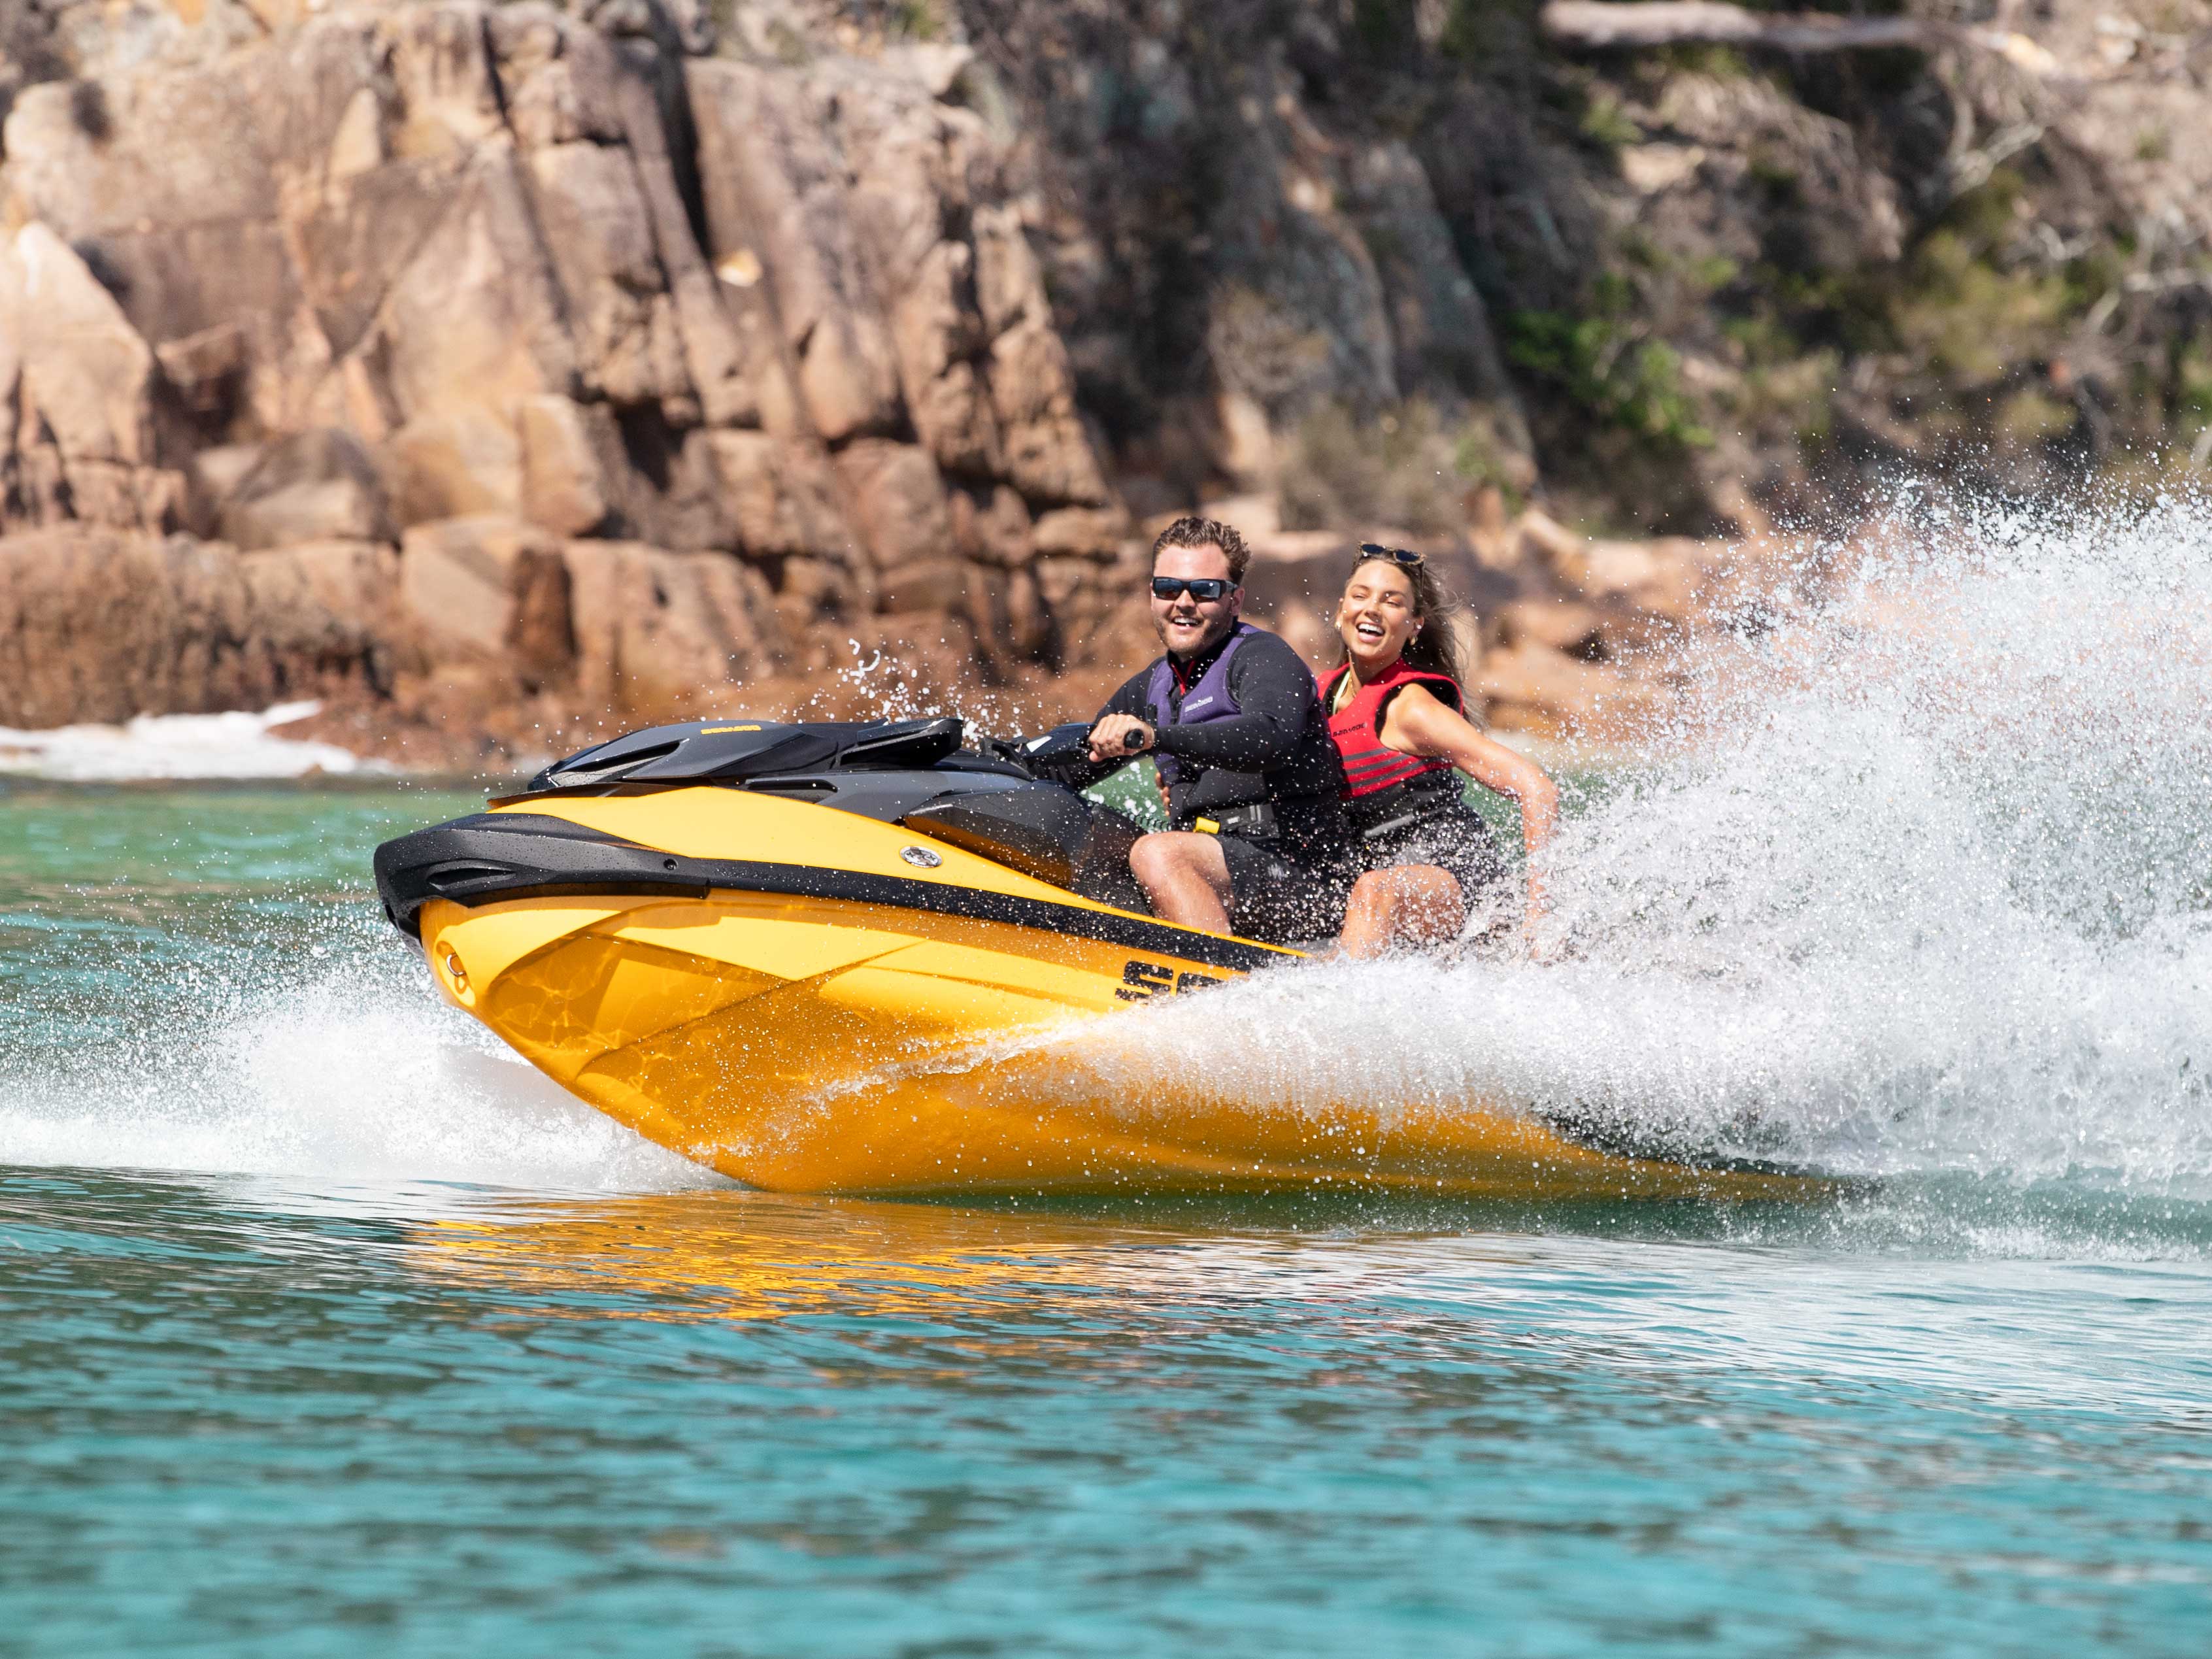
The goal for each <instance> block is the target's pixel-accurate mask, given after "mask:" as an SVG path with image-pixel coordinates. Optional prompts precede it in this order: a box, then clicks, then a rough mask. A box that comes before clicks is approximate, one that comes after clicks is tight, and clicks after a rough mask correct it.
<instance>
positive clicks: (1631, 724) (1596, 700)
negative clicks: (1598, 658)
mask: <svg viewBox="0 0 2212 1659" xmlns="http://www.w3.org/2000/svg"><path fill="white" fill-rule="evenodd" d="M1475 689H1476V690H1479V691H1480V694H1481V696H1482V697H1483V699H1484V701H1485V702H1486V705H1487V707H1488V710H1489V714H1490V718H1491V719H1492V721H1494V722H1495V723H1496V724H1497V725H1498V726H1501V727H1504V728H1507V729H1510V730H1516V731H1524V732H1540V733H1542V734H1545V735H1547V736H1568V735H1573V736H1579V737H1600V736H1610V737H1619V736H1623V735H1626V734H1629V733H1631V732H1633V731H1634V730H1635V729H1636V728H1637V727H1638V726H1639V725H1640V724H1641V723H1642V722H1644V721H1645V720H1649V719H1650V718H1651V717H1652V716H1654V715H1655V714H1658V713H1659V712H1660V711H1661V710H1662V708H1663V707H1664V703H1665V700H1666V699H1665V694H1664V693H1663V692H1662V690H1661V689H1660V688H1658V687H1656V686H1654V685H1653V684H1650V683H1649V682H1647V681H1644V680H1638V679H1633V678H1629V677H1627V676H1626V675H1624V674H1622V673H1620V671H1618V670H1615V669H1613V668H1611V667H1608V666H1603V665H1597V664H1593V663H1587V662H1580V661H1577V659H1574V658H1572V657H1570V656H1567V655H1566V654H1565V653H1562V652H1559V651H1556V650H1553V648H1552V647H1550V646H1547V645H1544V644H1542V643H1541V642H1539V641H1535V640H1533V639H1523V640H1521V641H1518V642H1517V643H1516V644H1514V645H1511V646H1509V647H1504V648H1502V649H1499V650H1494V651H1492V652H1491V653H1489V654H1488V655H1486V657H1484V658H1483V659H1482V669H1481V671H1480V674H1478V675H1477V676H1476V678H1475Z"/></svg>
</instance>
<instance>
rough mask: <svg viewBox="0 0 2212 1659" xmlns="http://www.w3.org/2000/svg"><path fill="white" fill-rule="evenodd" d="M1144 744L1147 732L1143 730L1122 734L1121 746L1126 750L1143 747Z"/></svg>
mask: <svg viewBox="0 0 2212 1659" xmlns="http://www.w3.org/2000/svg"><path fill="white" fill-rule="evenodd" d="M1144 746H1145V734H1144V733H1143V732H1123V733H1122V734H1121V747H1122V748H1123V749H1124V750H1130V749H1142V748H1143V747H1144Z"/></svg>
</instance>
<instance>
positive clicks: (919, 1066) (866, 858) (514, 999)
mask: <svg viewBox="0 0 2212 1659" xmlns="http://www.w3.org/2000/svg"><path fill="white" fill-rule="evenodd" d="M501 810H505V811H516V812H524V813H528V814H531V815H533V816H535V817H539V818H544V817H559V818H562V819H565V820H567V821H568V823H573V824H577V825H580V826H583V827H585V828H586V829H591V830H593V831H597V832H599V833H601V834H604V835H610V836H619V837H621V838H623V840H625V841H628V842H632V843H635V844H637V845H639V846H642V847H647V848H653V849H654V850H656V851H665V852H666V853H669V854H677V855H679V856H681V857H683V858H711V857H714V856H718V855H719V854H720V853H723V852H726V850H727V849H729V848H732V847H741V848H744V852H745V854H746V856H747V858H748V859H749V860H755V861H757V865H756V866H751V867H758V868H762V869H774V870H781V871H792V870H802V871H805V870H811V871H817V872H828V877H829V878H827V879H825V881H824V882H823V887H824V889H825V891H824V892H823V893H821V894H810V893H802V892H791V891H784V892H762V891H749V890H744V889H743V888H740V887H731V888H720V887H717V888H715V889H714V890H711V891H709V892H708V894H707V895H706V896H704V897H703V898H702V897H697V896H683V897H670V896H660V895H655V894H653V893H650V892H641V893H630V894H623V895H615V894H594V895H588V896H538V897H514V898H508V899H505V900H502V901H498V902H489V903H482V904H478V905H476V906H473V907H465V906H463V905H461V904H459V903H456V902H453V901H451V900H447V899H433V900H431V901H430V902H428V903H427V904H425V905H424V906H423V907H422V912H421V917H420V924H421V936H422V943H423V945H424V946H425V948H426V950H427V951H428V956H429V958H430V962H431V964H432V968H433V971H434V974H435V977H436V979H437V981H438V983H439V985H440V987H441V989H442V990H443V991H444V993H445V994H446V995H447V997H448V998H449V999H451V1000H453V1001H454V1002H456V1003H457V1004H459V1006H461V1007H463V1008H465V1009H466V1010H468V1012H471V1014H473V1015H474V1016H475V1017H476V1018H478V1019H480V1020H482V1021H483V1023H484V1024H486V1025H487V1026H489V1028H490V1029H491V1030H493V1031H495V1032H496V1033H497V1034H498V1035H499V1036H501V1038H502V1039H503V1040H505V1041H506V1042H507V1043H509V1044H511V1045H512V1046H513V1048H515V1049H517V1050H518V1051H519V1052H520V1053H521V1054H523V1055H525V1056H526V1058H527V1059H529V1060H531V1061H532V1063H533V1064H534V1065H536V1066H538V1067H539V1068H540V1069H541V1070H543V1071H544V1073H546V1074H547V1075H548V1076H550V1077H551V1078H553V1079H555V1080H556V1081H557V1082H559V1083H560V1084H562V1085H563V1086H564V1087H566V1088H568V1089H569V1090H570V1091H573V1092H574V1093H575V1094H577V1095H578V1096H580V1097H582V1098H583V1099H585V1100H586V1101H588V1102H589V1103H591V1104H592V1105H593V1106H595V1107H597V1108H598V1109H599V1110H601V1111H603V1112H605V1113H606V1114H607V1115H609V1116H611V1117H612V1118H615V1119H616V1120H617V1121H620V1122H622V1123H624V1124H627V1125H628V1126H629V1127H631V1128H633V1129H635V1131H637V1132H638V1133H640V1134H642V1135H644V1136H645V1137H647V1139H651V1140H653V1141H656V1142H658V1143H659V1144H660V1145H662V1146H666V1147H669V1148H670V1149H671V1150H672V1151H675V1152H679V1153H681V1154H683V1155H684V1157H686V1158H692V1159H694V1160H696V1161H697V1162H699V1163H701V1164H707V1165H709V1166H711V1167H713V1168H714V1169H716V1170H720V1171H721V1172H722V1173H724V1174H726V1175H728V1176H733V1177H735V1178H736V1179H738V1180H739V1181H743V1182H746V1183H748V1184H749V1185H751V1186H755V1187H760V1188H769V1189H771V1190H775V1191H781V1192H799V1193H845V1194H941V1193H956V1192H957V1193H988V1192H1004V1193H1024V1194H1028V1193H1042V1192H1051V1193H1111V1192H1130V1191H1146V1192H1161V1191H1182V1192H1194V1191H1203V1192H1216V1193H1218V1192H1238V1191H1246V1192H1249V1191H1284V1190H1297V1189H1313V1188H1336V1189H1347V1188H1348V1189H1364V1190H1370V1191H1383V1192H1402V1193H1407V1194H1429V1195H1455V1196H1495V1197H1504V1198H1518V1199H1545V1200H1557V1199H1569V1198H1620V1197H1688V1196H1700V1197H1741V1198H1800V1197H1804V1196H1807V1195H1809V1194H1814V1193H1816V1192H1818V1191H1820V1190H1821V1189H1822V1188H1821V1186H1820V1183H1817V1182H1808V1181H1805V1180H1802V1179H1798V1178H1795V1177H1789V1176H1771V1175H1765V1174H1759V1173H1755V1172H1741V1171H1735V1170H1699V1169H1692V1168H1687V1167H1683V1166H1680V1165H1675V1164H1663V1163H1657V1162H1651V1161H1646V1160H1640V1159H1632V1158H1620V1157H1615V1156H1613V1155H1611V1154H1607V1153H1605V1152H1597V1151H1594V1150H1591V1149H1589V1148H1588V1147H1584V1146H1579V1145H1577V1144H1576V1143H1574V1142H1572V1141H1569V1140H1567V1139H1564V1138H1562V1137H1561V1136H1559V1135H1557V1134H1555V1133H1553V1132H1551V1131H1550V1130H1548V1129H1547V1128H1545V1127H1542V1126H1541V1125H1539V1124H1536V1123H1534V1122H1532V1121H1528V1119H1526V1118H1524V1117H1522V1116H1518V1115H1514V1114H1512V1113H1511V1112H1510V1111H1506V1110H1502V1109H1498V1108H1497V1107H1495V1106H1494V1105H1492V1104H1491V1103H1484V1102H1480V1101H1468V1102H1466V1103H1460V1104H1457V1105H1455V1106H1454V1107H1452V1108H1450V1109H1444V1108H1442V1107H1437V1106H1433V1105H1422V1106H1407V1107H1402V1108H1401V1107H1397V1106H1395V1105H1393V1106H1388V1107H1386V1108H1384V1109H1376V1107H1373V1106H1370V1105H1363V1104H1359V1103H1344V1104H1341V1105H1339V1106H1334V1107H1330V1108H1327V1109H1320V1110H1302V1111H1291V1110H1286V1109H1280V1108H1267V1109H1263V1108H1259V1107H1255V1106H1253V1105H1250V1104H1248V1103H1241V1102H1239V1101H1237V1100H1233V1099H1227V1098H1222V1097H1218V1096H1216V1095H1212V1094H1209V1093H1208V1092H1207V1091H1206V1089H1205V1088H1204V1087H1203V1086H1202V1085H1200V1084H1197V1083H1194V1084H1193V1085H1192V1086H1191V1087H1190V1089H1189V1090H1188V1092H1187V1093H1184V1094H1182V1095H1181V1096H1180V1097H1176V1098H1170V1099H1162V1098H1160V1097H1158V1094H1157V1093H1151V1092H1148V1097H1147V1098H1146V1099H1145V1100H1144V1101H1142V1102H1140V1103H1133V1102H1131V1101H1128V1100H1127V1099H1125V1098H1122V1097H1121V1091H1116V1090H1115V1089H1114V1088H1112V1087H1111V1086H1110V1085H1108V1084H1106V1083H1105V1082H1103V1080H1095V1079H1090V1078H1089V1077H1088V1076H1087V1075H1086V1069H1085V1067H1084V1066H1082V1065H1081V1064H1080V1063H1079V1056H1080V1053H1081V1049H1082V1048H1083V1045H1084V1044H1085V1040H1086V1028H1091V1030H1090V1033H1089V1034H1091V1035H1095V1028H1093V1027H1092V1026H1091V1022H1093V1021H1094V1020H1095V1019H1096V1018H1097V1017H1098V1016H1101V1015H1105V1014H1109V1013H1112V1012H1117V1011H1124V1010H1126V1009H1127V1006H1128V1005H1129V1004H1130V1003H1131V1002H1132V1001H1136V1000H1148V999H1150V998H1152V997H1156V996H1164V995H1176V994H1184V993H1187V992H1188V991H1191V990H1194V989H1197V988H1199V987H1201V986H1203V985H1210V984H1215V983H1218V982H1219V981H1223V980H1225V979H1229V978H1234V977H1237V976H1239V971H1240V969H1239V968H1237V967H1233V966H1229V965H1225V963H1242V964H1248V965H1249V964H1251V963H1258V962H1263V961H1267V960H1269V959H1275V958H1279V959H1281V960H1284V961H1290V960H1294V959H1295V953H1292V952H1287V951H1273V950H1271V949H1269V948H1268V947H1266V946H1261V945H1252V944H1250V943H1249V941H1242V940H1228V939H1223V938H1221V937H1220V936H1218V935H1213V934H1208V933H1196V932H1193V931H1190V930H1188V929H1182V928H1174V927H1165V926H1164V925H1162V924H1159V923H1157V922H1154V921H1151V920H1150V919H1149V918H1140V917H1135V916H1130V915H1126V914H1125V913H1123V912H1120V911H1116V910H1113V909H1111V908H1109V907H1107V906H1103V905H1099V904H1095V903H1093V902H1090V901H1087V900H1085V899H1081V898H1079V897H1077V896H1074V895H1072V894H1070V893H1067V892H1066V891H1064V890H1060V889H1059V888H1056V887H1053V886H1050V885H1048V884H1046V883H1043V882H1041V881H1037V880H1034V879H1032V878H1029V877H1027V876H1024V875H1022V874H1020V873H1018V872H1015V871H1013V870H1011V869H1008V868H1006V866H1002V865H1000V864H996V863H994V862H992V861H990V860H986V859H983V858H981V857H977V856H975V855H973V854H969V853H966V852H963V851H962V850H961V849H959V848H956V847H952V846H951V845H948V844H946V843H944V842H933V841H929V840H927V839H926V838H924V837H921V836H917V835H916V834H915V832H914V831H913V830H911V829H905V828H902V827H900V826H898V825H896V824H887V823H878V822H876V821H875V820H873V819H870V818H866V817H859V816H857V815H854V814H851V813H846V812H840V811H831V810H827V809H824V808H823V807H820V806H815V805H805V804H803V803H799V802H794V801H788V800H782V799H775V798H774V797H770V796H765V795H761V794H755V793H745V792H742V791H735V790H728V789H720V788H713V787H702V788H696V789H685V790H677V791H664V792H659V793H654V794H653V795H650V796H635V797H620V796H616V797H609V798H599V799H574V800H571V799H550V800H549V799H542V798H541V799H532V800H530V801H528V802H526V803H517V804H516V805H513V806H512V807H509V808H505V809H501ZM917 851H918V852H919V853H920V854H921V859H920V860H917V859H916V858H915V857H913V856H910V854H915V853H916V852H917ZM931 855H933V856H934V857H935V859H936V860H938V862H937V863H936V864H934V865H933V866H932V865H929V864H928V863H927V859H928V857H929V856H931ZM671 867H673V866H671ZM853 891H860V892H864V893H877V892H882V891H896V892H897V893H898V894H900V895H901V896H903V897H905V898H907V899H908V900H912V899H914V898H915V896H916V895H920V896H921V900H922V902H933V901H935V900H937V899H940V898H941V899H942V901H943V902H945V903H947V904H954V903H964V904H965V905H966V907H967V908H968V909H969V911H970V912H971V914H967V915H946V914H941V913H939V912H937V911H934V910H932V909H929V908H916V904H915V902H899V903H890V902H880V901H878V900H876V899H872V898H868V897H853V896H838V895H839V894H841V893H848V892H853ZM978 894H981V895H983V896H986V897H987V899H988V900H989V902H990V903H991V904H998V905H1000V908H1001V910H1002V911H1003V913H1004V914H1006V915H1011V916H1018V917H1019V918H1021V919H1020V920H1018V921H1016V920H1000V919H996V918H995V916H994V915H979V914H974V913H973V912H975V911H976V910H977V909H978V908H979V902H978V901H977V899H976V897H975V896H976V895H978ZM980 908H982V909H985V910H988V909H989V908H990V904H981V906H980ZM1040 923H1042V925H1038V924H1040Z"/></svg>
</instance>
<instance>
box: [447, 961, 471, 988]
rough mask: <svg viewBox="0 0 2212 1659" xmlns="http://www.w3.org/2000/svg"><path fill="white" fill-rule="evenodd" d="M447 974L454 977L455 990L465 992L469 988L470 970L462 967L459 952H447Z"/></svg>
mask: <svg viewBox="0 0 2212 1659" xmlns="http://www.w3.org/2000/svg"><path fill="white" fill-rule="evenodd" d="M446 972H447V974H448V975H451V976H452V978H453V986H454V988H455V989H457V990H462V991H465V990H467V989H468V988H469V970H468V969H465V968H464V967H462V966H461V958H460V956H459V952H457V951H447V952H446Z"/></svg>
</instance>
